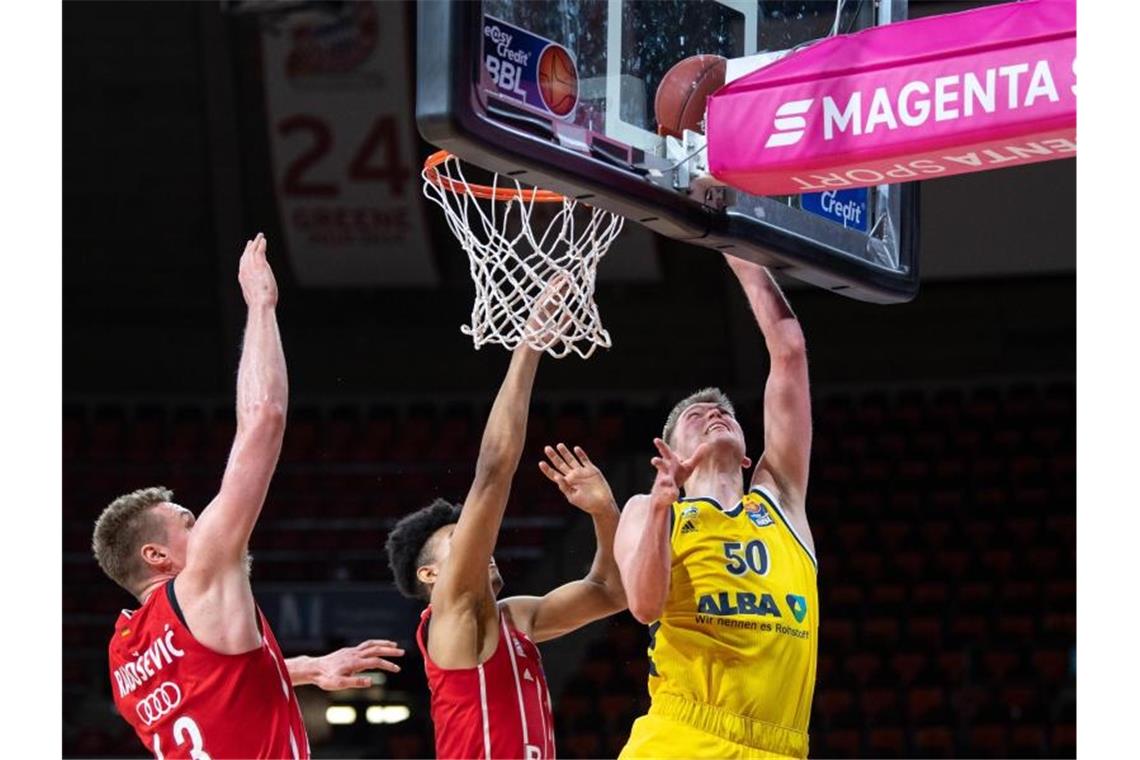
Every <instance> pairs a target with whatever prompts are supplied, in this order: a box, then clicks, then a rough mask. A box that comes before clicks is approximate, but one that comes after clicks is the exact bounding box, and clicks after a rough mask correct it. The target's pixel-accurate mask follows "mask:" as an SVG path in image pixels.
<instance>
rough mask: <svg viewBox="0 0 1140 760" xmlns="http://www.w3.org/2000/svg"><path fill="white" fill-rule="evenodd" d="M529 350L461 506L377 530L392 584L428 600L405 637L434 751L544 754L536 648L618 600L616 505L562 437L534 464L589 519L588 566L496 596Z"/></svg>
mask: <svg viewBox="0 0 1140 760" xmlns="http://www.w3.org/2000/svg"><path fill="white" fill-rule="evenodd" d="M540 356H541V355H540V354H539V353H537V352H535V351H534V350H532V349H530V348H528V347H526V346H520V347H519V348H517V349H515V351H514V354H513V356H512V357H511V364H510V368H509V369H508V370H507V375H506V379H505V380H504V381H503V385H502V387H501V388H500V389H499V394H498V396H497V397H496V398H495V403H494V405H493V406H492V408H491V414H490V417H489V418H488V419H487V425H486V429H485V430H484V432H483V441H482V444H481V445H480V449H479V459H478V461H477V463H476V465H475V480H474V482H473V483H472V484H471V489H470V491H468V493H467V499H466V501H464V503H463V506H462V508H460V507H459V506H455V505H452V504H449V503H447V502H446V501H443V500H442V499H438V500H436V501H435V502H434V503H432V504H431V505H429V506H427V507H425V508H424V509H421V510H419V511H418V512H415V513H413V514H411V515H408V516H406V517H405V518H404V519H402V520H401V521H400V522H399V523H398V524H397V525H396V527H395V528H394V529H393V530H392V533H391V535H390V536H389V538H388V543H387V547H386V548H387V551H388V558H389V563H390V565H391V567H392V572H393V575H394V576H395V580H396V585H397V586H398V587H399V589H400V591H401V592H403V593H404V594H405V595H406V596H409V597H412V598H416V599H420V600H423V601H426V602H428V603H429V606H428V608H427V609H425V610H424V612H423V614H422V616H421V620H420V626H419V629H418V630H417V632H416V642H417V644H419V647H420V650H421V651H422V652H423V656H424V666H425V669H426V670H427V678H428V686H429V688H430V689H431V714H432V722H433V723H434V724H435V749H436V756H437V757H440V758H487V759H488V760H489V759H490V758H527V759H528V760H529V759H531V758H551V757H554V756H555V751H554V725H553V716H552V715H551V707H550V693H549V691H548V690H547V687H546V676H545V675H544V673H543V670H542V660H541V658H540V655H539V652H538V648H537V646H535V645H536V643H538V642H542V641H546V640H548V639H553V638H557V637H559V636H562V635H563V634H566V633H569V632H570V631H572V630H574V629H576V628H579V627H581V626H583V625H585V624H587V623H590V622H592V621H594V620H598V619H600V618H603V617H606V616H607V615H612V614H613V613H615V612H619V611H621V610H623V609H625V607H626V603H625V593H624V592H623V590H622V585H621V578H620V576H619V575H618V569H617V565H616V564H615V562H614V557H613V540H614V532H615V531H616V530H617V522H618V509H617V504H616V503H615V501H614V497H613V494H612V493H611V492H610V488H609V485H608V484H607V483H606V481H605V479H604V478H603V477H602V475H601V473H600V472H599V471H598V469H597V468H596V467H594V466H593V464H591V463H590V460H589V459H588V458H587V457H586V454H585V452H584V451H582V450H581V449H576V450H575V453H576V455H575V453H571V451H570V450H569V449H568V448H567V447H566V446H565V445H563V444H559V445H558V447H557V449H555V448H551V447H549V446H548V447H547V448H546V455H547V457H548V458H549V459H550V464H546V463H545V462H544V463H542V465H540V467H541V469H542V471H543V473H544V474H546V476H547V477H548V478H550V479H551V480H553V481H554V482H555V483H557V484H558V486H559V487H560V488H561V489H562V492H563V493H564V494H565V495H566V497H567V499H568V500H569V501H570V502H571V503H572V504H574V505H575V506H577V507H578V508H579V509H581V510H583V511H584V512H586V513H587V514H589V515H590V516H591V517H592V518H593V520H594V531H595V535H596V537H597V552H596V554H595V556H594V562H593V566H592V567H591V568H590V572H589V573H588V574H587V575H586V577H585V578H583V579H581V580H578V581H574V582H572V583H567V584H565V585H563V586H560V587H559V588H556V589H554V590H553V591H551V592H549V593H548V594H546V595H545V596H541V597H511V598H509V599H503V600H498V598H497V597H498V594H499V591H500V590H501V589H502V587H503V580H502V578H501V577H500V575H499V571H498V569H497V568H496V566H495V561H494V558H493V557H492V551H493V550H494V548H495V541H496V539H497V538H498V533H499V525H500V524H501V522H502V519H503V512H504V511H505V510H506V506H507V497H508V496H509V494H510V489H511V480H512V479H513V478H514V474H515V470H516V469H518V463H519V457H520V456H521V455H522V448H523V442H524V441H525V440H526V422H527V409H528V407H529V405H530V394H531V387H532V385H533V383H534V375H535V370H536V369H537V367H538V360H539V357H540Z"/></svg>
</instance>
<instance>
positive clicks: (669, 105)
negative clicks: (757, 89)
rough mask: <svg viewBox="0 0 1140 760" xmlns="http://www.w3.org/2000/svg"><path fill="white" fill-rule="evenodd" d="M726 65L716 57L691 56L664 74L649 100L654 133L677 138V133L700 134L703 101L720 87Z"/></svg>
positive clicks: (719, 57) (721, 59)
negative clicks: (652, 111) (654, 115)
mask: <svg viewBox="0 0 1140 760" xmlns="http://www.w3.org/2000/svg"><path fill="white" fill-rule="evenodd" d="M726 63H727V61H726V59H725V58H723V57H721V56H719V55H694V56H692V57H690V58H685V59H684V60H682V61H680V62H679V63H677V64H675V65H674V66H673V68H671V69H669V70H668V71H667V72H665V76H664V77H662V78H661V84H660V85H658V87H657V97H656V98H655V99H654V101H653V110H654V113H656V115H657V134H659V135H661V136H662V137H664V136H665V135H671V136H673V137H677V138H680V137H681V130H684V129H688V130H691V131H693V132H700V131H701V119H703V118H704V116H705V101H707V100H708V97H709V95H711V94H712V93H714V92H716V91H717V90H718V89H720V88H721V87H722V86H723V85H724V70H725V64H726Z"/></svg>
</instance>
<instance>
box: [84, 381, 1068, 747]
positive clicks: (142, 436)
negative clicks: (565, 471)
mask: <svg viewBox="0 0 1140 760" xmlns="http://www.w3.org/2000/svg"><path fill="white" fill-rule="evenodd" d="M1074 395H1075V393H1074V387H1073V385H1072V384H1071V383H1058V384H1017V385H1004V386H993V387H985V388H946V389H908V390H902V391H894V392H890V393H886V392H876V393H847V392H843V393H839V392H836V393H827V394H823V395H820V396H817V398H816V400H815V438H814V450H813V463H812V482H811V490H810V494H809V514H810V517H811V520H812V525H813V532H814V534H815V542H816V546H817V550H818V554H819V567H820V574H819V584H820V595H821V605H822V608H823V623H822V626H821V629H820V642H819V671H818V683H817V690H816V699H815V703H814V713H813V717H812V754H813V756H821V757H828V756H849V757H855V756H875V757H899V756H909V757H949V756H957V755H967V756H974V757H997V756H1008V755H1014V756H1019V757H1052V756H1066V755H1070V756H1071V754H1072V752H1073V750H1074V748H1075V739H1074V737H1075V729H1074V725H1075V706H1074V704H1073V700H1075V697H1072V696H1071V695H1072V693H1073V690H1074V688H1075V676H1074V674H1073V665H1072V652H1073V650H1074V646H1075V640H1076V633H1075V620H1076V618H1075V611H1076V588H1075V578H1076V570H1075V531H1076V519H1075V515H1076V510H1075V498H1076V489H1075V480H1076V474H1075V411H1074ZM669 401H670V400H669V399H659V400H657V401H655V402H652V403H638V402H626V401H620V400H611V401H608V402H605V403H599V404H589V405H586V404H559V403H550V402H539V403H536V404H535V405H534V408H533V412H532V418H531V424H530V427H529V430H528V436H527V438H528V443H527V449H526V453H525V454H524V459H523V465H522V466H521V467H520V473H519V477H518V478H517V480H516V483H515V487H514V490H513V495H512V504H513V505H515V506H513V507H512V512H511V518H510V519H511V520H512V522H510V523H508V525H507V526H506V529H505V531H504V534H503V536H502V540H501V541H500V551H499V553H498V554H497V558H498V559H499V560H500V564H504V565H506V567H505V568H504V572H505V573H509V574H511V575H517V574H519V573H524V572H526V568H527V567H528V566H529V565H530V563H533V562H534V561H535V560H536V559H538V558H540V557H541V556H542V555H543V552H544V551H549V550H551V549H553V548H555V547H557V546H558V539H559V536H560V533H561V531H562V530H564V526H565V524H566V521H567V519H569V518H570V517H572V515H571V514H570V513H568V512H567V509H568V508H567V507H566V505H565V503H564V501H563V500H562V497H561V495H560V494H559V493H558V491H557V489H556V488H554V487H553V486H552V485H551V484H549V483H548V482H547V481H546V480H545V479H544V478H542V476H541V475H540V474H539V473H538V471H537V468H536V467H535V466H534V465H535V463H536V462H537V460H538V457H539V456H540V455H541V453H540V452H541V446H542V445H543V444H545V443H549V442H553V441H560V440H561V441H565V442H567V443H580V444H581V445H583V446H584V447H586V448H587V450H588V451H589V452H590V454H591V456H592V458H593V459H594V460H595V461H596V462H599V463H600V464H603V465H605V466H606V467H607V470H608V471H609V472H610V473H611V480H612V481H613V482H614V484H615V491H619V490H632V489H641V488H644V487H646V486H647V485H648V481H649V474H648V472H647V471H646V472H643V469H644V468H645V467H646V465H645V464H644V461H645V460H646V459H647V456H648V454H647V452H648V449H649V441H650V440H651V438H652V436H653V435H654V434H656V433H657V432H658V431H659V429H660V425H661V421H662V420H663V419H664V416H665V413H666V412H667V411H668V407H669ZM738 404H739V407H740V408H739V414H740V417H741V420H742V423H743V424H744V426H745V431H746V434H747V435H749V436H750V438H751V440H753V441H757V440H758V439H759V435H760V431H761V430H762V409H761V407H760V403H759V399H755V398H753V399H741V400H738ZM485 414H486V405H485V402H482V401H479V402H454V403H451V402H441V403H437V404H408V405H404V406H401V407H397V406H394V405H390V406H388V405H365V404H342V405H321V406H318V405H304V404H295V405H294V407H293V408H292V409H291V411H290V419H289V424H288V430H287V435H286V444H285V449H284V451H283V453H282V460H281V465H280V467H279V470H278V474H277V476H276V478H275V480H274V484H273V486H272V488H271V491H270V494H269V500H268V502H267V507H266V511H265V513H264V514H263V517H262V520H261V523H260V524H259V526H258V529H257V532H256V533H255V536H254V540H253V547H252V548H253V552H254V554H255V557H256V564H257V573H258V579H259V580H273V581H300V580H306V581H316V580H333V579H336V580H357V581H367V582H376V581H383V580H387V578H388V575H387V568H386V564H385V562H384V560H383V557H382V555H381V550H382V546H383V541H384V537H385V535H386V532H387V529H388V528H389V527H390V525H391V523H392V522H393V521H394V520H395V519H396V518H398V517H399V516H400V515H401V514H403V513H405V512H407V511H409V510H411V509H414V508H416V507H419V506H421V505H423V504H425V503H427V502H428V501H430V500H431V499H432V498H434V497H436V496H443V497H446V498H451V499H456V500H458V499H462V497H463V495H464V491H465V489H466V487H467V485H468V483H469V482H470V478H471V474H472V466H473V463H474V456H475V452H476V450H477V447H478V442H479V434H480V431H481V426H482V422H483V419H484V416H485ZM232 434H233V421H232V410H230V409H228V408H225V407H224V406H218V407H212V406H199V405H187V406H179V405H166V406H161V405H135V406H116V405H104V404H84V405H79V404H75V405H68V406H67V407H66V408H65V414H64V430H63V461H64V536H63V542H64V555H65V564H64V599H63V608H64V615H65V617H64V651H65V662H64V679H65V689H67V690H68V691H69V692H71V693H74V694H79V693H87V692H90V691H92V690H95V691H100V692H101V691H102V690H105V683H103V682H104V681H105V679H106V673H105V670H104V668H105V665H104V664H103V663H102V661H101V657H102V648H103V647H104V646H105V635H106V630H107V627H108V625H109V614H110V612H109V611H113V610H116V609H117V608H118V607H120V606H126V605H128V604H129V603H130V600H129V599H128V598H127V597H126V596H125V594H123V593H121V592H119V591H118V590H117V589H115V588H114V587H113V586H112V585H111V584H110V583H109V582H106V581H104V580H103V579H102V577H101V575H100V574H99V572H98V569H97V568H96V567H95V565H94V562H93V561H92V560H91V559H90V552H89V548H88V547H89V544H90V529H91V523H92V520H93V519H94V517H95V516H96V515H97V514H98V512H99V510H100V509H101V508H102V507H103V506H104V505H105V504H106V502H107V501H108V500H109V499H110V498H113V497H114V496H115V495H117V494H119V493H122V492H124V491H127V490H130V489H132V488H136V487H140V486H142V485H147V484H153V483H162V484H165V485H167V486H169V487H171V488H173V489H175V491H176V494H177V496H178V498H179V499H180V500H182V501H184V502H185V503H186V504H187V505H195V506H197V505H202V504H204V503H206V501H207V500H208V499H209V498H210V496H212V494H213V492H214V491H215V489H216V487H217V483H218V481H219V479H220V477H221V472H222V467H223V466H224V462H225V459H226V455H227V452H228V447H229V444H230V441H231V436H232ZM642 476H644V477H642ZM624 495H625V494H624V493H619V494H618V497H619V501H621V500H622V498H623V496H624ZM524 505H525V506H524ZM646 644H647V637H646V635H645V632H644V629H643V628H642V627H641V626H638V625H637V624H636V623H635V622H634V621H633V620H632V618H631V617H630V616H628V615H622V616H618V617H615V618H613V619H612V620H611V621H609V622H607V623H606V625H605V635H604V637H602V638H599V640H598V641H596V642H594V643H593V644H592V645H591V648H590V654H589V656H588V658H587V659H586V661H585V663H584V664H583V665H582V666H581V667H580V668H578V669H577V670H576V672H575V675H574V676H573V677H572V678H571V679H570V680H569V681H568V682H567V684H566V687H565V689H563V690H562V693H561V695H559V694H556V695H555V697H556V699H555V702H556V705H555V712H556V715H557V717H558V720H559V752H560V754H562V755H563V756H567V757H599V756H614V755H616V753H617V751H618V750H620V748H621V746H622V744H623V742H624V740H625V737H626V735H627V732H628V729H629V725H630V723H631V722H632V720H633V719H634V718H635V717H636V716H637V715H639V714H641V713H642V712H643V710H644V709H645V707H646V705H647V695H646V690H645V683H646V660H645V646H646ZM65 718H66V716H65ZM429 741H430V738H429ZM412 745H415V746H416V747H419V746H420V745H419V744H418V743H416V742H410V743H409V747H411V746H412ZM389 749H390V750H391V751H394V752H399V750H398V748H391V747H390V748H389ZM98 751H101V750H99V749H98V747H96V748H95V749H92V750H91V752H92V753H98Z"/></svg>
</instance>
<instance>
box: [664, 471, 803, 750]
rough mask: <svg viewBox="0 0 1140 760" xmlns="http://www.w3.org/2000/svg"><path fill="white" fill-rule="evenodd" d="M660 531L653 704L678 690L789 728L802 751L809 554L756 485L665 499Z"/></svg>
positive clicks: (685, 696) (682, 695) (677, 693)
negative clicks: (727, 499) (664, 528)
mask: <svg viewBox="0 0 1140 760" xmlns="http://www.w3.org/2000/svg"><path fill="white" fill-rule="evenodd" d="M670 540H671V542H672V549H673V560H672V569H671V575H670V580H669V596H668V597H667V599H666V602H665V611H664V613H663V614H662V615H661V619H660V620H658V621H657V622H655V623H653V624H652V625H651V626H650V627H649V632H650V645H649V658H650V676H649V693H650V695H651V697H652V698H653V702H654V704H655V705H656V704H657V703H658V702H661V703H662V704H665V703H672V702H674V701H675V700H676V698H680V699H682V700H686V701H687V702H694V703H698V704H703V705H711V706H715V707H716V708H719V709H720V710H723V711H726V712H727V713H733V714H735V715H736V716H740V717H742V718H745V719H748V720H751V721H760V722H761V723H760V724H757V725H762V724H769V725H771V726H773V727H777V726H778V727H781V728H783V729H786V731H784V732H779V733H783V734H786V735H788V736H795V735H797V734H799V735H800V736H801V739H802V741H801V739H795V740H794V741H793V743H794V744H795V745H801V744H802V749H801V748H800V747H799V746H797V747H796V750H795V751H794V753H795V754H800V753H801V752H802V753H803V754H806V752H807V743H806V742H807V737H806V732H807V729H808V719H809V716H810V714H811V700H812V692H813V690H814V688H815V667H816V641H817V638H818V626H819V602H818V594H817V589H816V564H815V558H814V557H813V556H812V554H811V553H810V552H809V551H808V549H807V547H806V546H805V545H804V543H803V542H802V541H800V539H799V537H798V536H797V535H796V533H795V530H794V529H793V528H792V527H791V524H790V523H788V521H787V519H786V518H785V516H784V515H783V513H782V512H781V511H780V507H779V505H778V504H777V502H776V500H775V499H774V498H773V497H772V496H771V495H770V494H768V493H767V492H765V491H764V490H763V489H761V488H753V489H752V490H751V491H749V492H748V493H747V494H745V495H744V497H743V498H742V499H741V501H740V502H739V503H737V504H736V505H735V506H734V507H732V508H731V509H728V510H725V509H723V508H722V507H721V506H720V505H719V504H717V503H716V502H715V501H714V500H712V499H708V498H691V499H682V500H680V501H678V502H676V503H674V505H673V527H672V533H671V538H670ZM651 712H652V711H651ZM777 731H779V730H778V729H777ZM728 738H733V737H728ZM765 743H767V742H765ZM779 751H783V752H787V751H788V750H787V745H786V744H785V745H784V748H783V749H781V750H779Z"/></svg>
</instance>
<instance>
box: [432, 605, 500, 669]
mask: <svg viewBox="0 0 1140 760" xmlns="http://www.w3.org/2000/svg"><path fill="white" fill-rule="evenodd" d="M498 615H499V611H498V607H497V606H496V605H495V601H494V598H493V597H491V598H490V601H489V604H483V603H480V604H476V605H474V606H465V605H460V606H451V607H441V608H440V609H438V610H437V609H436V604H435V600H434V597H433V601H432V613H431V618H430V620H429V621H428V631H427V651H428V657H430V658H431V661H432V662H434V663H435V664H436V665H437V666H438V667H441V668H444V669H448V670H455V669H460V668H474V667H476V666H477V665H479V664H481V663H483V662H485V661H486V660H487V658H488V657H490V656H491V655H492V654H493V653H494V651H495V647H497V646H498V645H499V621H498Z"/></svg>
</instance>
